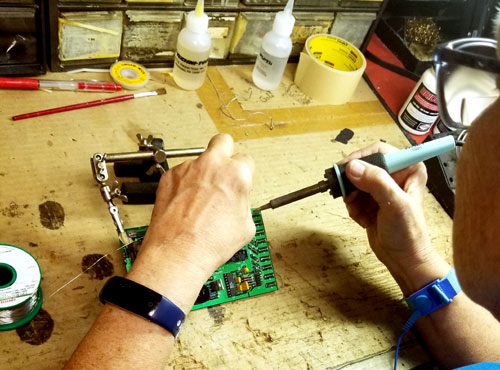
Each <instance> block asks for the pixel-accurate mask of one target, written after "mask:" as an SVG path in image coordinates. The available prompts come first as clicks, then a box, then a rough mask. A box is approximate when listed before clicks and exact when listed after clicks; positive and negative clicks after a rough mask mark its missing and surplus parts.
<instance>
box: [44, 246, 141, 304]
mask: <svg viewBox="0 0 500 370" xmlns="http://www.w3.org/2000/svg"><path fill="white" fill-rule="evenodd" d="M143 239H144V237H142V238H138V239H137V240H135V241H133V242H131V243H128V244H124V245H121V246H120V247H118V248H116V249H115V250H114V251H112V252H110V253H107V254H105V255H103V256H101V257H99V258H98V259H97V261H95V262H94V263H93V264H92V265H90V266H89V267H88V268H86V269H85V270H84V271H82V272H80V273H79V274H78V275H76V276H75V277H73V278H72V279H71V280H69V281H68V282H66V283H64V284H63V285H62V286H61V287H60V288H58V289H57V290H56V291H54V292H53V293H52V294H51V295H49V299H50V298H52V297H53V296H54V295H56V294H57V293H59V292H60V291H61V290H63V289H64V288H66V287H67V286H68V285H69V284H71V283H72V282H73V281H75V280H76V279H78V278H79V277H80V276H82V275H83V274H85V273H86V272H87V271H89V270H90V269H91V268H92V267H94V266H95V265H97V264H98V263H99V262H101V260H102V259H104V258H106V257H107V256H109V255H110V254H113V253H115V252H117V251H119V250H120V249H125V250H126V249H128V247H129V246H130V245H133V244H134V242H137V241H141V240H143Z"/></svg>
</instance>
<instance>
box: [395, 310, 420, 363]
mask: <svg viewBox="0 0 500 370" xmlns="http://www.w3.org/2000/svg"><path fill="white" fill-rule="evenodd" d="M419 316H420V312H418V311H413V313H412V314H411V316H410V318H409V319H408V321H406V323H405V324H404V325H403V330H402V331H401V335H400V336H399V339H398V344H397V346H396V358H395V359H394V370H397V368H398V356H399V346H400V344H401V340H402V339H403V337H404V335H405V334H406V333H408V331H409V330H410V329H411V327H412V326H413V324H415V322H416V321H417V319H418V318H419Z"/></svg>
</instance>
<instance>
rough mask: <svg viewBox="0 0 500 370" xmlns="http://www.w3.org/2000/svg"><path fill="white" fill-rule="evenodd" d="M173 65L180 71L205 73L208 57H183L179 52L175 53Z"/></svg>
mask: <svg viewBox="0 0 500 370" xmlns="http://www.w3.org/2000/svg"><path fill="white" fill-rule="evenodd" d="M175 66H176V67H178V68H179V69H180V70H181V71H183V72H186V73H191V74H200V73H205V71H206V70H207V67H208V59H205V60H198V61H196V60H189V59H187V58H184V57H183V56H182V55H180V54H179V52H177V53H175Z"/></svg>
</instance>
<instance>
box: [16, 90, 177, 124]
mask: <svg viewBox="0 0 500 370" xmlns="http://www.w3.org/2000/svg"><path fill="white" fill-rule="evenodd" d="M166 93H167V90H166V89H158V90H154V91H146V92H141V93H137V94H128V95H120V96H113V97H112V98H107V99H100V100H93V101H88V102H85V103H78V104H72V105H66V106H64V107H58V108H51V109H45V110H41V111H38V112H32V113H25V114H19V115H17V116H13V117H12V119H13V120H14V121H19V120H21V119H26V118H32V117H39V116H46V115H47V114H54V113H60V112H67V111H70V110H75V109H82V108H90V107H95V106H97V105H103V104H109V103H118V102H121V101H125V100H130V99H137V98H144V97H147V96H156V95H165V94H166Z"/></svg>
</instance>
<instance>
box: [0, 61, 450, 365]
mask: <svg viewBox="0 0 500 370" xmlns="http://www.w3.org/2000/svg"><path fill="white" fill-rule="evenodd" d="M295 68H296V66H295V65H293V64H291V65H289V66H288V67H287V70H286V73H285V76H284V78H283V81H282V83H281V85H280V87H279V88H278V89H277V90H276V91H273V92H272V93H271V92H263V91H260V90H259V89H257V88H256V87H255V86H254V85H253V84H252V82H251V72H252V67H251V66H224V67H210V68H209V71H208V77H207V79H206V81H205V84H204V85H203V86H202V88H200V89H199V90H198V91H182V90H180V89H178V88H177V87H176V86H175V84H174V83H173V80H172V78H171V74H170V73H168V72H162V71H152V78H151V81H150V82H149V83H148V85H147V87H146V88H144V89H142V90H141V91H148V90H155V89H158V88H161V87H166V89H167V94H166V95H162V96H157V97H148V98H141V99H135V100H130V101H127V102H121V103H116V104H109V105H103V106H99V107H93V108H88V109H81V110H75V111H70V112H65V113H59V114H54V115H49V116H45V117H38V118H31V119H27V120H23V121H17V122H15V121H12V120H11V118H10V117H11V116H13V115H15V114H21V113H27V112H31V111H36V110H42V109H47V108H51V107H57V106H61V105H68V104H74V103H79V102H85V101H89V100H95V99H101V98H103V94H100V93H82V92H61V91H54V92H47V91H40V90H39V91H20V90H16V91H14V90H2V91H0V124H1V132H2V134H1V135H0V153H1V162H0V242H1V243H6V244H12V245H16V246H18V247H20V248H23V249H25V250H27V251H28V252H29V253H31V254H32V255H33V256H34V257H35V258H36V260H37V261H38V263H39V264H40V267H41V270H42V277H43V280H42V291H43V295H44V303H43V307H42V311H41V312H40V313H39V314H38V315H37V317H36V318H35V320H33V321H32V322H31V323H30V324H28V325H27V326H26V327H23V328H21V329H19V330H12V331H8V332H1V333H0V355H1V361H0V368H2V369H36V370H42V369H57V368H61V367H62V366H63V364H64V363H65V362H66V361H67V359H68V358H69V357H70V355H71V353H72V352H73V350H74V349H75V348H76V346H77V344H78V343H79V342H80V340H81V339H82V338H83V336H84V335H85V333H86V332H87V330H88V329H89V328H90V326H91V325H92V323H93V321H94V319H95V317H96V315H97V314H98V312H99V311H100V310H101V308H102V305H101V303H100V302H99V300H98V293H99V291H100V289H101V287H102V286H103V284H104V282H105V281H106V279H107V277H108V276H111V275H113V274H117V275H123V274H124V273H125V269H124V264H123V257H122V255H121V252H120V251H119V250H118V248H119V243H118V238H117V234H116V230H115V227H114V224H113V222H112V219H111V217H110V215H109V213H108V210H107V207H106V204H105V203H104V202H103V200H102V198H101V195H100V193H99V187H98V184H97V183H96V182H95V180H94V178H93V176H92V171H91V166H90V161H89V159H90V157H91V156H92V155H93V154H94V153H118V152H130V151H136V150H137V148H138V147H137V139H136V134H138V133H140V134H142V135H144V136H147V135H149V134H152V135H154V136H157V137H162V138H163V140H164V141H165V146H166V148H169V149H174V148H188V147H198V146H206V144H207V142H208V140H209V139H210V138H211V137H212V136H213V135H214V134H216V133H218V132H226V133H229V134H231V135H232V136H233V138H234V139H235V142H236V144H235V149H236V151H238V152H242V153H247V154H249V155H251V156H252V157H253V158H254V160H255V164H256V170H255V177H254V185H253V190H252V193H251V206H253V207H256V206H259V205H261V204H263V203H265V202H267V201H268V200H269V199H271V198H273V197H276V196H279V195H282V194H285V193H288V192H290V191H293V190H297V189H299V188H301V187H305V186H309V185H312V184H314V183H316V182H318V181H320V180H322V179H323V173H324V170H325V169H326V168H328V167H331V166H332V164H333V162H336V161H339V160H340V159H342V158H343V157H345V156H346V155H348V154H349V153H351V152H352V151H354V150H356V149H357V148H360V147H363V146H366V145H368V144H370V143H372V142H375V141H379V140H382V141H385V142H388V143H390V144H392V145H394V146H396V147H399V148H403V147H407V146H409V143H408V141H407V139H406V138H405V136H404V135H403V133H402V132H401V131H400V129H399V128H398V126H397V125H396V124H395V123H394V121H393V120H392V118H391V117H390V115H389V114H388V113H387V112H386V111H385V109H384V108H383V106H382V104H381V103H380V102H379V101H378V100H377V97H376V96H375V94H374V93H373V92H372V91H371V90H370V88H369V86H368V84H367V83H366V81H364V80H362V81H361V82H360V84H359V87H358V89H357V91H356V93H355V95H354V96H353V98H352V99H351V101H350V102H349V103H347V104H345V105H341V106H328V105H322V104H321V103H318V102H316V101H314V100H311V99H310V98H308V97H307V96H305V95H304V94H302V93H301V91H300V90H299V89H298V88H297V86H296V85H295V84H293V75H294V72H295ZM42 78H52V79H69V78H82V79H90V78H97V79H109V75H108V74H107V73H96V72H93V73H81V74H76V75H66V74H62V73H59V74H48V75H47V76H43V77H42ZM122 93H128V92H125V91H124V92H122ZM117 94H119V93H117ZM117 94H116V95H117ZM120 94H121V93H120ZM104 97H109V95H106V96H104ZM233 98H234V99H233ZM271 119H272V121H271ZM346 128H347V129H350V130H352V131H353V133H354V136H353V137H352V138H351V139H350V140H348V141H346V140H341V139H339V138H338V135H339V134H340V133H341V131H342V130H343V129H346ZM342 141H344V142H342ZM179 161H180V160H179V159H177V160H172V161H169V164H170V165H171V166H172V165H175V164H176V163H179ZM118 207H119V209H120V213H121V216H122V219H123V221H124V223H125V226H126V227H133V226H141V225H147V224H148V222H149V218H150V214H151V210H152V206H150V205H123V204H118ZM425 209H426V213H425V216H426V218H427V223H428V225H429V229H430V233H431V238H432V242H433V244H434V246H435V247H436V248H437V249H438V251H439V253H440V254H441V255H442V256H444V257H445V258H446V259H447V260H448V261H450V262H451V248H450V245H451V220H450V218H449V217H448V216H447V215H446V213H445V212H444V211H443V210H442V209H441V207H440V206H439V204H438V203H437V201H436V200H435V199H434V197H433V196H432V195H431V194H430V193H429V194H426V196H425ZM263 218H264V223H265V226H266V230H267V235H268V239H269V244H270V248H271V255H272V260H273V263H274V267H275V271H276V276H277V281H278V288H279V289H278V291H276V292H273V293H269V294H266V295H261V296H257V297H253V298H249V299H243V300H239V301H236V302H232V303H227V304H224V305H220V306H215V307H211V308H208V309H201V310H198V311H194V312H192V313H190V315H189V316H188V318H187V321H186V324H185V326H184V328H183V330H182V332H181V334H180V336H179V338H178V340H177V342H176V345H175V349H174V351H173V353H172V355H171V357H170V360H169V363H168V366H167V368H168V369H339V368H343V369H351V368H354V369H355V368H358V369H359V368H380V369H390V368H392V361H393V356H394V353H393V350H394V347H395V344H396V341H397V338H398V336H399V334H400V331H401V327H402V325H403V323H404V322H405V321H406V319H407V318H408V316H409V311H408V309H407V307H406V306H405V304H404V302H402V294H401V292H400V290H399V288H398V286H397V285H396V283H395V282H394V280H393V279H392V278H391V276H390V274H389V273H388V272H387V270H386V268H385V267H384V266H383V265H382V264H381V263H380V262H379V261H378V260H377V258H376V257H375V256H374V254H373V253H372V252H371V249H370V247H369V245H368V242H367V238H366V235H365V232H364V230H363V229H362V228H361V227H359V226H358V225H357V224H355V223H354V222H353V221H352V220H351V219H350V218H349V216H348V214H347V211H346V209H345V206H344V204H343V202H342V201H341V200H333V199H332V197H331V196H330V195H328V194H327V193H323V194H318V195H315V196H313V197H310V198H308V199H305V200H302V201H299V202H296V203H293V204H290V205H288V206H286V207H282V208H279V209H276V210H267V211H264V212H263ZM95 255H98V256H102V255H107V256H106V257H105V260H106V261H105V262H106V263H102V264H99V268H98V269H91V270H90V271H87V272H86V273H83V274H82V275H81V276H79V277H78V278H77V279H76V280H74V281H72V282H71V283H70V284H68V285H67V286H65V287H64V288H63V289H61V290H60V291H58V292H57V293H56V294H54V295H52V294H53V293H54V292H56V291H57V290H58V289H59V288H60V287H62V286H63V285H64V284H66V283H67V282H69V281H70V280H71V279H73V278H74V277H75V276H77V275H78V274H80V273H81V272H82V264H83V265H85V261H88V260H89V259H90V260H92V258H95ZM403 342H404V345H403V348H402V354H401V356H402V362H405V364H406V366H407V368H411V367H412V366H415V365H417V364H421V363H423V362H426V361H428V360H429V359H428V357H427V355H425V352H424V351H423V349H422V347H421V346H420V345H419V344H418V340H417V338H416V336H415V335H412V334H411V333H410V334H409V335H407V336H406V337H405V340H404V341H403ZM129 350H130V351H133V350H134V349H133V348H130V349H129ZM391 351H392V352H391ZM367 361H372V362H367ZM363 364H364V365H363ZM367 364H371V365H367ZM137 368H138V369H139V368H140V364H138V366H137Z"/></svg>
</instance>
